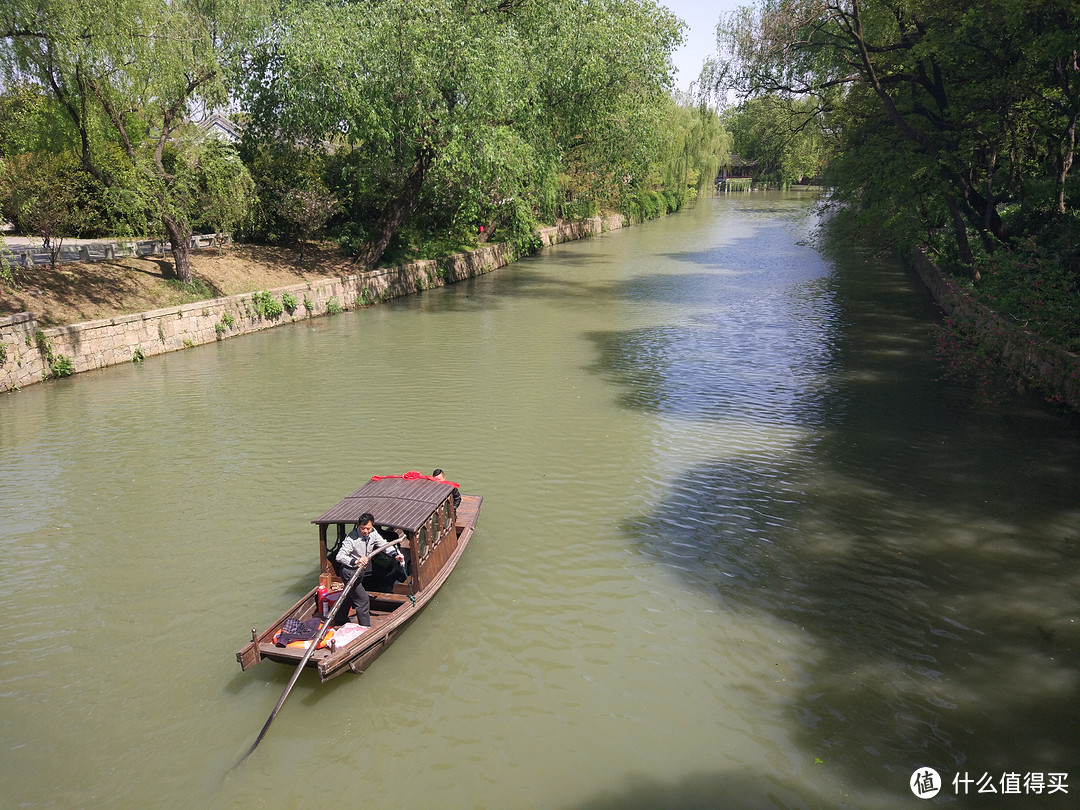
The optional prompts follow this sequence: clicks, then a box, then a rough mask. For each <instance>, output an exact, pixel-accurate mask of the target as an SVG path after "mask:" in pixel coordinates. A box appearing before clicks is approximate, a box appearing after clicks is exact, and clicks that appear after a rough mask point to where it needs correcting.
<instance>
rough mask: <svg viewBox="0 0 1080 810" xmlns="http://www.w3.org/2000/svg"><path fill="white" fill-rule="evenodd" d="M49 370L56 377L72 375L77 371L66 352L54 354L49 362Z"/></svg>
mask: <svg viewBox="0 0 1080 810" xmlns="http://www.w3.org/2000/svg"><path fill="white" fill-rule="evenodd" d="M49 371H50V372H51V373H52V375H53V376H54V377H70V376H71V375H72V374H74V373H75V366H74V364H72V362H71V358H70V357H68V356H67V355H64V354H57V355H54V356H53V358H52V360H51V361H50V363H49Z"/></svg>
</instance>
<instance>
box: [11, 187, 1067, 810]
mask: <svg viewBox="0 0 1080 810" xmlns="http://www.w3.org/2000/svg"><path fill="white" fill-rule="evenodd" d="M814 224H815V218H814V215H813V213H812V209H811V206H810V200H809V198H807V197H804V196H800V195H796V194H790V195H781V194H745V195H733V196H731V197H726V198H721V199H716V200H703V201H702V202H701V204H700V205H699V206H698V208H697V209H696V210H694V211H690V212H684V213H682V214H680V215H678V216H673V217H669V218H667V219H666V220H663V221H660V222H654V223H648V224H645V225H642V226H640V227H635V228H632V229H627V230H624V231H619V232H615V233H610V234H605V235H603V236H601V237H598V238H595V239H592V240H588V241H583V242H578V243H573V244H567V245H562V246H559V247H557V248H555V249H552V250H549V251H548V252H547V253H545V254H544V255H542V256H539V257H535V258H531V259H527V260H524V261H521V262H519V263H517V264H515V265H513V266H511V267H509V268H506V269H504V270H501V271H499V272H496V273H493V274H491V275H489V276H485V277H482V278H479V279H474V280H472V281H469V282H466V283H462V284H458V285H455V286H454V287H452V288H448V289H444V290H436V291H431V292H428V293H425V294H423V295H420V296H415V297H412V298H410V299H406V300H399V301H394V302H390V303H388V304H385V305H382V306H378V307H373V308H371V309H367V310H364V311H362V312H358V313H347V314H343V315H340V316H336V317H333V318H324V319H320V320H317V321H312V322H307V323H299V324H295V325H292V326H288V327H283V328H280V329H276V330H273V332H267V333H262V334H258V335H252V336H249V337H245V338H243V339H240V340H229V341H224V342H222V343H220V344H216V345H214V346H205V347H200V348H197V349H194V350H190V351H184V352H179V353H175V354H172V355H168V356H164V357H159V358H151V359H149V360H147V361H146V362H145V363H142V364H139V365H132V366H130V367H128V366H125V367H118V368H114V369H109V370H105V371H101V372H95V373H92V374H87V375H81V376H80V377H78V378H76V379H71V380H65V381H58V382H54V383H49V384H46V385H41V386H34V387H31V388H28V389H26V390H25V391H21V392H18V393H15V394H11V395H7V396H3V397H0V473H2V475H3V482H4V486H3V487H0V559H2V562H3V565H2V566H0V610H2V611H3V613H4V615H5V616H6V617H7V619H8V624H7V630H8V632H7V633H6V637H5V639H4V641H3V642H0V701H2V703H0V708H2V712H0V739H2V740H3V741H4V743H5V744H6V749H5V752H4V756H3V758H0V783H2V784H3V785H4V787H5V799H4V802H5V806H7V805H10V806H22V807H76V806H77V807H117V806H119V807H135V806H152V807H169V808H171V807H176V808H186V807H191V806H206V807H222V808H225V807H228V808H234V807H264V806H268V807H296V806H307V805H309V804H311V803H312V802H313V801H316V800H319V801H328V800H330V799H329V798H328V797H334V798H335V799H336V798H339V797H344V796H351V795H356V796H357V797H362V799H363V801H364V803H372V804H379V805H382V804H392V805H393V806H397V807H405V808H420V807H432V806H437V807H447V808H457V807H487V808H502V807H544V808H549V807H559V808H588V809H589V810H606V809H607V808H612V810H614V808H624V807H679V808H683V807H736V808H750V807H834V806H851V807H860V808H892V807H896V806H899V805H900V803H901V802H907V801H910V800H911V798H912V797H911V794H910V791H909V788H908V779H909V778H910V776H911V773H912V771H913V769H914V768H915V767H917V766H931V767H935V768H936V769H937V770H938V771H939V772H941V773H943V774H950V775H951V774H952V773H955V772H957V771H958V770H960V769H967V770H970V771H978V774H979V775H981V774H982V773H983V772H984V771H989V772H1004V771H1006V770H1019V771H1021V772H1022V773H1023V772H1030V771H1046V772H1049V771H1068V769H1069V766H1070V763H1075V762H1076V761H1077V753H1078V749H1077V737H1076V734H1075V730H1076V728H1077V723H1078V716H1077V711H1078V710H1077V706H1076V701H1075V695H1076V694H1077V689H1078V686H1080V682H1078V667H1077V655H1076V651H1077V643H1078V640H1080V630H1078V628H1077V625H1076V621H1077V619H1076V617H1077V614H1078V613H1080V610H1078V608H1080V603H1078V602H1080V596H1078V594H1080V570H1078V563H1077V555H1076V549H1077V547H1078V541H1080V535H1078V531H1080V529H1078V527H1080V510H1078V509H1077V506H1076V504H1077V503H1080V497H1077V496H1078V495H1080V478H1078V475H1080V427H1078V425H1077V422H1076V420H1075V419H1072V418H1069V417H1063V416H1059V415H1054V414H1050V413H1048V412H1046V411H1044V410H1042V409H1040V408H1038V407H1036V406H1032V405H1030V404H1029V403H1013V404H1008V405H1003V406H1001V407H1000V408H999V409H997V410H994V409H987V408H973V407H972V405H971V400H970V396H969V392H968V391H966V390H965V389H963V388H962V387H959V386H956V385H951V384H948V385H947V384H944V383H941V382H938V381H936V377H937V376H938V371H937V369H936V368H935V366H934V364H933V362H932V360H931V357H930V353H931V350H932V334H931V328H932V324H931V319H932V317H933V313H932V311H931V310H930V308H929V307H928V305H927V304H926V302H925V299H924V298H923V296H922V295H921V293H919V292H918V291H917V290H916V289H915V287H914V286H913V284H912V282H911V280H910V279H909V278H908V276H907V275H906V274H905V273H904V272H903V271H902V270H900V269H898V268H896V267H894V266H891V265H883V264H879V263H875V262H873V261H871V260H868V259H866V258H865V257H863V256H862V255H860V254H859V253H857V252H854V251H845V250H841V251H839V252H837V253H835V254H832V253H827V252H823V253H819V252H818V251H816V250H815V249H813V248H812V247H810V246H809V242H810V239H809V237H810V234H811V232H812V230H813V228H814ZM436 466H438V467H443V468H445V469H446V471H447V474H448V475H449V477H451V478H452V479H455V480H457V481H459V482H460V483H461V484H462V487H463V489H464V490H465V491H466V492H469V493H478V494H482V495H483V496H484V507H483V512H482V514H481V519H480V527H479V530H478V532H477V534H476V536H475V538H474V540H473V543H472V544H471V545H470V547H469V552H468V554H467V555H466V557H465V558H464V560H463V562H462V563H461V565H460V566H459V568H458V569H457V570H456V571H455V573H454V576H453V577H452V578H451V580H450V581H449V583H448V584H447V586H446V587H445V588H444V589H443V590H442V591H441V592H440V593H439V595H438V597H437V598H436V599H435V601H434V602H433V603H432V605H431V606H430V607H429V608H428V609H427V610H426V611H425V612H424V614H423V615H422V616H421V617H420V618H419V619H418V620H417V621H416V622H415V623H414V625H413V626H412V627H411V628H410V629H409V631H408V632H407V633H405V634H404V635H403V636H402V637H401V639H400V640H399V641H397V642H396V643H395V645H394V647H393V648H391V650H390V651H388V652H387V653H386V655H384V656H383V657H382V658H381V659H380V660H379V661H378V663H377V664H376V665H375V666H373V667H372V668H371V669H370V670H369V671H368V672H367V673H366V674H365V675H364V676H363V677H362V678H356V677H352V676H344V677H341V678H338V679H336V680H335V681H333V682H331V683H329V684H326V685H322V686H320V685H317V684H316V683H315V680H314V679H313V678H308V677H307V676H305V677H304V678H301V679H300V681H299V683H298V685H297V688H296V689H295V690H294V692H293V694H292V696H291V697H290V699H289V701H288V703H287V704H286V706H285V708H284V709H283V711H282V714H281V716H280V717H279V718H278V719H277V721H276V722H275V725H274V728H273V729H272V731H271V732H270V734H269V736H268V737H267V739H266V741H265V742H264V743H263V744H262V746H260V748H259V750H258V752H257V753H256V755H254V756H253V757H252V758H251V759H250V760H249V761H248V762H246V763H245V765H244V766H243V767H242V768H240V769H238V770H236V771H231V772H230V771H229V768H230V766H231V765H232V764H233V763H234V762H235V760H236V759H237V758H238V757H239V756H240V754H242V753H243V751H244V750H246V748H247V747H248V746H249V745H250V743H251V741H252V740H253V739H254V737H255V735H256V734H257V732H258V730H259V727H260V726H261V725H262V723H263V722H264V721H265V719H266V717H267V715H268V714H269V712H270V710H271V709H272V708H273V705H274V702H275V701H276V699H277V697H278V696H279V695H280V694H281V691H282V689H284V687H285V684H286V682H287V681H288V678H289V676H290V675H291V672H290V671H289V670H288V669H287V668H283V667H278V666H276V665H274V664H272V663H263V664H262V665H260V666H259V667H257V668H255V669H254V670H252V671H249V672H247V673H241V672H240V671H239V667H238V666H237V664H236V663H235V660H234V657H233V656H234V653H235V651H236V650H237V649H238V648H239V647H240V646H241V645H242V644H243V643H244V642H245V641H246V640H247V638H248V636H249V633H250V629H251V628H252V627H256V626H258V627H260V628H261V627H262V626H264V625H265V624H267V623H268V622H269V621H270V620H271V619H272V618H274V617H276V616H277V615H278V614H279V613H280V612H281V611H282V610H283V609H284V608H285V607H287V605H288V604H290V603H291V602H292V601H293V600H294V599H296V598H297V597H298V596H299V595H300V594H301V593H303V592H304V591H305V590H306V589H307V588H308V587H310V586H311V585H312V584H313V581H314V576H315V549H316V538H317V535H316V533H315V532H314V531H313V529H312V527H311V525H310V523H309V521H310V520H311V519H312V518H313V517H314V516H315V515H317V514H320V513H321V512H322V511H323V510H324V509H325V508H327V506H329V505H331V504H332V503H334V502H336V501H337V500H338V499H339V498H340V497H342V496H343V495H345V494H347V493H348V492H351V491H352V490H354V489H355V488H356V487H357V486H359V484H360V483H362V482H363V481H364V480H365V479H366V478H367V477H368V476H370V475H372V474H376V473H387V472H401V471H404V470H407V469H419V470H421V471H423V472H429V471H430V470H431V469H433V468H434V467H436ZM57 763H63V767H57ZM950 778H951V776H950ZM318 797H322V798H321V799H319V798H318ZM1002 798H1004V797H1002ZM1001 806H1005V804H1004V803H1002V805H1001ZM1047 806H1058V805H1047ZM1061 806H1064V804H1062V805H1061Z"/></svg>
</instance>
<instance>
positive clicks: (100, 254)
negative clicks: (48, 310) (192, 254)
mask: <svg viewBox="0 0 1080 810" xmlns="http://www.w3.org/2000/svg"><path fill="white" fill-rule="evenodd" d="M231 243H232V237H231V236H230V235H229V234H227V233H208V234H195V235H194V236H192V237H191V249H192V250H199V249H201V248H213V247H220V246H222V245H228V244H231ZM55 252H56V263H57V264H62V263H68V262H102V261H108V260H112V259H120V258H125V257H127V258H143V257H145V256H166V255H171V254H172V246H171V245H170V244H169V243H168V241H162V240H161V239H142V240H116V241H112V242H106V241H102V240H93V241H75V242H72V243H71V244H68V245H65V244H63V242H61V243H60V247H59V248H58V249H57V250H56V251H55ZM0 256H2V257H3V258H4V259H7V261H8V262H9V263H11V264H13V265H15V266H16V267H41V266H43V265H49V264H52V262H53V251H52V250H48V249H46V248H41V247H38V248H26V247H20V246H18V245H5V246H4V247H0Z"/></svg>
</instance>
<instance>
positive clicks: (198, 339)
mask: <svg viewBox="0 0 1080 810" xmlns="http://www.w3.org/2000/svg"><path fill="white" fill-rule="evenodd" d="M621 227H623V220H622V218H621V217H607V218H602V217H593V218H592V219H587V220H582V221H578V222H566V223H561V224H559V225H554V226H550V227H545V228H542V229H541V230H540V233H539V236H540V240H541V242H542V243H543V244H544V245H554V244H557V243H559V242H568V241H572V240H574V239H580V238H582V237H584V236H590V235H592V234H597V233H600V232H601V231H606V230H615V229H618V228H621ZM513 259H514V256H513V250H512V249H511V248H510V246H508V245H505V244H495V245H487V246H484V247H481V248H478V249H477V250H474V251H471V252H469V253H459V254H456V255H454V256H449V257H446V258H443V259H428V260H424V261H418V262H412V263H410V264H406V265H402V266H400V267H388V268H379V269H377V270H371V271H368V272H364V273H357V274H355V275H346V276H342V277H340V278H330V279H325V280H321V281H315V282H311V283H303V284H295V285H292V286H289V287H281V288H278V289H274V290H271V291H270V292H271V293H272V294H273V296H274V297H275V298H276V299H278V300H279V301H280V300H281V298H282V296H283V295H284V294H285V293H289V294H291V295H292V296H293V297H294V298H295V299H296V301H297V305H296V307H295V308H294V309H293V311H292V312H289V311H286V312H284V313H282V314H281V315H279V316H278V317H276V318H268V317H263V316H262V315H260V314H259V313H258V311H257V310H256V306H255V301H254V298H253V294H252V293H244V294H242V295H232V296H228V297H226V298H215V299H213V300H210V301H199V302H196V303H194V304H184V305H182V306H177V307H171V308H169V309H158V310H154V311H153V312H142V313H139V314H136V315H120V316H117V317H115V318H109V319H107V320H99V321H88V322H86V323H79V324H74V325H72V326H56V327H51V328H48V329H42V328H41V327H40V325H39V324H38V322H37V319H36V318H35V317H34V315H33V314H32V313H29V312H22V313H19V314H16V315H13V316H9V317H6V318H0V391H10V390H14V389H18V388H21V387H23V386H26V385H31V384H33V383H37V382H41V381H42V380H45V379H48V378H49V377H50V376H53V372H54V370H55V369H57V368H64V367H66V366H68V365H70V371H71V372H72V373H79V372H82V371H89V370H91V369H97V368H105V367H106V366H113V365H117V364H119V363H130V362H132V361H133V360H137V359H141V358H145V357H150V356H152V355H155V354H163V353H165V352H171V351H176V350H178V349H187V348H191V347H193V346H198V345H200V344H202V343H212V342H214V341H216V340H222V339H224V338H229V337H235V336H236V335H243V334H248V333H250V332H258V331H260V330H262V329H269V328H272V327H275V326H280V325H282V324H286V323H292V322H295V321H300V320H304V319H306V318H314V317H317V316H321V315H326V314H328V313H333V312H336V311H340V310H345V309H355V308H357V307H362V306H368V305H371V304H375V303H378V302H380V301H387V300H389V299H391V298H398V297H400V296H403V295H411V294H414V293H418V292H423V291H424V290H428V289H431V288H433V287H442V286H445V285H447V284H453V283H455V282H457V281H462V280H464V279H467V278H471V277H473V276H479V275H483V274H484V273H489V272H491V271H492V270H495V269H496V268H499V267H503V266H505V265H506V264H508V263H510V262H511V261H513Z"/></svg>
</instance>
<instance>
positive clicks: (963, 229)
mask: <svg viewBox="0 0 1080 810" xmlns="http://www.w3.org/2000/svg"><path fill="white" fill-rule="evenodd" d="M945 203H946V205H948V206H949V212H950V213H951V214H952V220H953V232H954V233H955V234H956V244H957V247H959V249H960V261H961V262H962V263H963V264H964V266H965V267H967V269H968V273H969V275H970V277H971V280H972V281H978V280H979V278H980V276H979V269H978V268H977V267H976V266H975V257H974V256H973V255H972V253H971V244H970V243H969V242H968V235H967V222H966V221H965V219H964V215H963V214H962V213H961V212H960V204H959V203H958V202H957V201H956V198H955V197H954V196H953V195H952V194H950V193H948V192H946V194H945Z"/></svg>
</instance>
